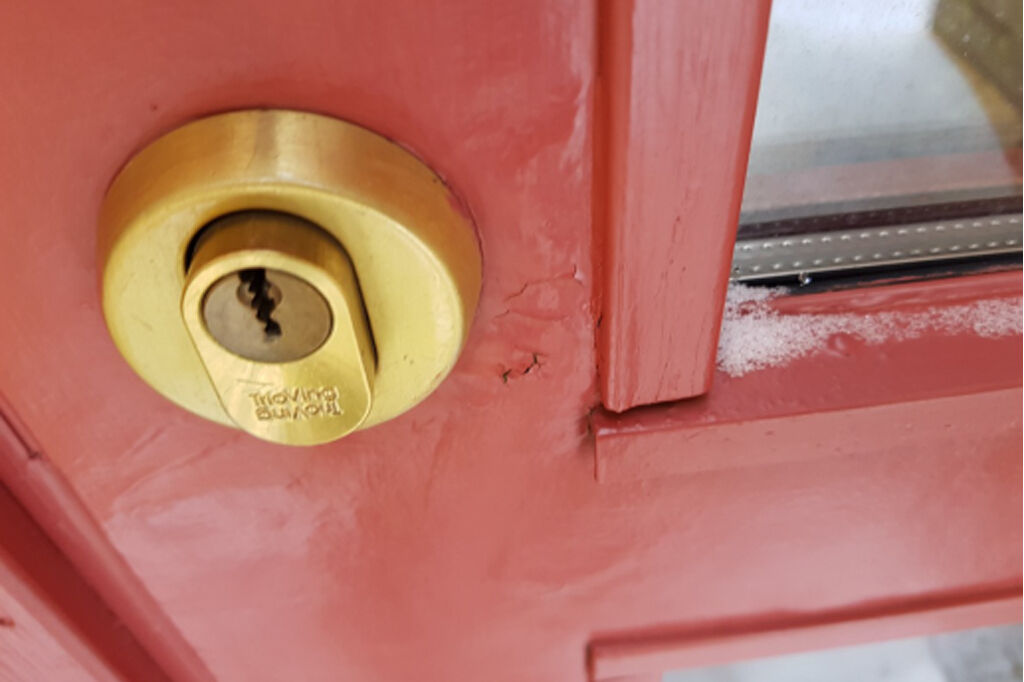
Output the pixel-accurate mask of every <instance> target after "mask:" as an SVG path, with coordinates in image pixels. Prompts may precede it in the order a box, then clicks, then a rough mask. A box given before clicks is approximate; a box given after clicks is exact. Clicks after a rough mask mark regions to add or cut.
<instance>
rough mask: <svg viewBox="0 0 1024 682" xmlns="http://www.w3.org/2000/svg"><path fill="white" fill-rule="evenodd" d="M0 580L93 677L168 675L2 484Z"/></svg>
mask: <svg viewBox="0 0 1024 682" xmlns="http://www.w3.org/2000/svg"><path fill="white" fill-rule="evenodd" d="M0 585H2V586H3V589H4V590H6V591H7V592H8V593H9V594H10V595H11V596H12V597H13V598H14V599H15V600H16V601H17V602H18V603H19V604H20V605H21V606H22V607H23V608H24V609H25V610H26V611H28V612H29V613H30V614H31V615H32V617H33V618H35V620H37V621H38V622H39V623H41V624H42V625H43V626H44V627H45V628H46V630H47V631H48V632H49V633H50V635H51V636H52V637H53V639H54V640H55V641H56V643H57V644H58V645H60V647H61V648H62V649H64V650H65V651H66V652H67V653H68V654H70V655H71V656H72V657H73V658H74V659H75V660H76V661H78V662H79V663H80V664H81V665H82V667H83V668H85V670H87V671H88V672H89V674H91V675H92V676H93V677H95V678H96V680H99V681H101V682H106V681H111V682H115V681H121V682H134V681H136V680H152V681H153V682H160V680H166V681H168V682H169V681H170V679H171V678H169V677H168V676H167V675H166V674H165V673H164V671H163V670H162V669H161V668H160V666H159V665H157V663H156V662H155V661H154V660H153V659H152V658H151V657H150V656H149V654H148V653H147V652H146V651H145V649H143V648H142V647H141V646H140V645H139V643H138V642H137V641H136V640H135V638H134V637H133V636H132V634H131V632H129V631H128V630H126V629H125V628H124V626H123V625H122V624H121V622H120V619H119V618H118V617H117V616H116V615H115V614H114V613H113V612H112V611H111V610H110V609H109V608H107V605H106V604H105V603H104V601H103V600H102V599H101V598H100V596H99V595H97V594H96V592H95V591H93V589H92V588H91V587H90V586H89V585H88V584H87V583H86V582H85V581H84V580H83V579H82V577H81V576H80V575H79V574H78V572H77V571H75V569H74V567H73V566H72V565H71V563H70V562H69V561H68V560H67V558H66V557H65V556H64V555H63V554H62V553H61V551H60V550H59V549H57V547H56V545H54V544H53V543H52V542H51V541H50V539H49V538H48V537H47V536H46V534H45V533H44V532H43V530H42V529H41V528H40V527H39V526H38V525H37V524H36V523H35V521H34V520H33V519H32V517H31V516H29V514H28V512H26V511H25V509H24V507H22V506H21V505H20V504H19V503H18V501H17V500H16V499H15V497H14V495H13V494H12V493H11V491H10V490H9V489H8V488H7V487H6V486H4V485H3V484H0ZM8 627H15V628H16V627H19V624H18V623H16V622H15V623H11V624H9V625H8Z"/></svg>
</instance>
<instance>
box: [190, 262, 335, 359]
mask: <svg viewBox="0 0 1024 682" xmlns="http://www.w3.org/2000/svg"><path fill="white" fill-rule="evenodd" d="M202 306H203V321H204V322H205V323H206V329H207V331H209V332H210V335H211V336H213V338H214V339H215V340H216V341H217V342H218V343H219V344H220V345H221V346H223V347H224V348H225V349H227V350H229V351H231V352H232V353H234V354H235V355H238V356H241V357H243V358H248V359H250V360H258V361H260V362H290V361H292V360H298V359H299V358H303V357H305V356H307V355H309V354H310V353H312V352H313V351H315V350H316V349H317V348H319V347H320V345H321V344H322V343H323V342H324V340H325V339H326V338H327V335H328V334H329V333H330V331H331V327H332V324H333V322H332V315H331V309H330V306H328V305H327V301H326V299H324V297H323V296H322V295H321V294H320V292H319V291H318V290H317V289H316V287H314V286H312V285H311V284H310V283H309V282H307V281H305V280H304V279H302V278H301V277H297V276H295V275H294V274H290V273H288V272H285V271H283V270H273V269H265V268H245V269H243V270H236V271H235V272H232V273H230V274H228V275H225V276H223V277H221V278H220V279H219V280H217V281H216V282H214V283H213V285H211V286H210V288H209V289H208V290H207V292H206V294H205V295H204V296H203V303H202Z"/></svg>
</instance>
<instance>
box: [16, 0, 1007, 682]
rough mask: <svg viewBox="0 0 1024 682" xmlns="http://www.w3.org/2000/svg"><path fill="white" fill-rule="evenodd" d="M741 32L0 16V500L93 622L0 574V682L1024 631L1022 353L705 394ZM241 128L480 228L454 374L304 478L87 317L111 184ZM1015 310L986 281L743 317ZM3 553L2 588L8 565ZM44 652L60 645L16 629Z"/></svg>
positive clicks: (316, 15) (408, 21)
mask: <svg viewBox="0 0 1024 682" xmlns="http://www.w3.org/2000/svg"><path fill="white" fill-rule="evenodd" d="M767 12H768V3H767V1H759V2H758V3H746V2H740V1H739V0H735V1H730V2H721V3H705V2H700V1H699V0H686V1H685V2H679V3H659V2H644V1H643V0H636V1H635V2H634V1H632V0H630V1H628V2H627V1H623V2H621V3H612V2H609V3H606V4H602V3H596V2H550V1H545V0H523V1H519V2H513V3H497V2H473V1H469V0H467V1H462V0H459V1H457V2H451V1H449V2H433V1H431V2H408V1H405V0H378V1H377V2H372V3H371V2H341V3H338V2H330V1H327V0H293V1H292V2H288V3H280V2H271V1H269V0H256V1H248V2H246V1H242V0H233V1H230V2H223V3H200V2H182V3H155V2H145V3H137V4H125V3H119V2H113V1H112V0H102V1H98V2H89V3H56V2H21V1H17V0H16V1H15V2H8V3H4V4H3V5H2V7H0V83H2V85H3V93H4V100H3V102H2V104H0V135H2V140H3V142H4V144H3V153H2V155H0V180H2V186H3V187H4V188H5V192H4V200H3V202H2V204H0V218H2V220H0V284H2V286H3V288H4V291H5V296H4V303H3V313H2V315H0V392H2V394H3V397H4V402H3V403H2V404H3V410H2V414H3V417H4V421H3V438H2V440H0V480H2V482H3V483H4V485H5V486H6V488H5V490H9V491H10V493H11V498H12V504H15V503H16V504H18V505H22V506H23V508H24V509H25V510H27V511H26V519H27V520H25V522H24V523H25V524H28V525H26V526H25V527H26V528H28V527H30V526H31V527H36V526H37V527H38V528H39V529H41V531H44V532H45V536H43V535H41V536H40V537H46V542H48V543H52V547H50V545H47V546H48V547H50V549H51V551H53V552H56V553H58V554H59V555H60V556H61V557H63V559H64V560H66V561H67V562H68V564H67V567H66V570H67V574H68V576H74V578H75V579H80V580H81V581H82V582H83V584H85V585H88V587H89V589H90V590H93V591H94V592H95V594H94V595H93V597H91V598H95V599H96V600H97V603H100V604H102V605H103V606H104V608H107V609H110V613H111V614H114V615H111V616H109V617H103V618H98V619H92V620H90V619H84V616H78V615H75V613H77V612H75V611H74V609H70V610H68V611H67V613H64V612H63V611H62V610H61V609H60V608H58V607H59V605H60V604H61V603H63V602H62V601H61V599H62V597H61V596H60V594H61V593H60V590H59V589H58V588H57V587H56V585H58V584H59V583H60V581H59V580H58V581H56V582H54V583H52V584H51V583H46V582H45V581H43V582H38V581H34V579H32V573H31V571H28V572H27V573H26V572H25V571H26V569H23V568H22V569H18V570H14V569H11V570H10V571H9V572H7V573H3V572H0V577H4V576H8V577H7V580H8V581H9V582H10V583H11V584H3V585H0V597H2V598H3V599H2V600H0V609H5V608H8V607H7V606H6V605H7V604H8V603H9V601H10V600H18V598H19V595H26V594H28V595H36V597H32V598H31V599H28V598H24V599H23V601H28V602H30V607H31V605H33V604H34V605H35V606H34V608H35V609H36V612H35V613H34V615H30V616H25V617H26V618H27V620H26V621H25V622H24V623H23V622H22V616H21V615H19V614H22V613H23V612H24V610H25V608H26V607H25V605H24V604H23V603H21V602H20V601H19V602H18V606H17V607H10V608H12V609H14V608H16V609H17V611H16V612H15V611H12V612H11V613H6V612H2V611H0V679H3V680H5V681H6V680H10V681H12V682H14V681H19V682H20V681H22V680H41V679H53V680H64V679H79V678H82V679H89V676H90V675H91V676H93V677H96V678H97V679H140V678H147V679H158V675H164V676H166V677H167V678H169V679H175V680H223V681H225V682H230V681H236V680H237V681H245V682H256V681H261V680H267V681H271V680H303V681H311V682H315V681H319V680H339V679H341V680H437V681H439V682H440V681H448V680H483V679H486V680H493V681H495V682H497V681H501V680H509V681H513V680H514V681H522V680H559V681H561V680H579V681H582V680H587V679H593V680H604V679H612V678H616V679H618V678H622V679H626V678H630V679H633V678H635V679H657V677H656V676H657V674H658V672H659V671H660V670H665V669H668V668H670V667H673V666H680V665H691V664H697V663H708V662H715V661H722V660H729V659H731V658H735V657H742V656H751V655H758V654H762V653H773V652H780V651H786V650H793V649H799V648H801V647H811V646H824V645H828V644H838V643H844V642H851V641H858V640H863V639H870V638H873V637H885V636H896V635H899V634H914V633H916V632H923V631H929V630H935V629H943V628H950V627H967V626H969V625H972V624H982V623H989V622H998V621H1001V620H1006V619H1013V618H1017V617H1019V595H1020V583H1021V549H1020V544H1021V542H1020V535H1021V529H1020V517H1019V511H1020V504H1021V471H1020V458H1019V452H1020V401H1021V393H1020V385H1021V381H1020V376H1021V359H1020V358H1021V339H1020V335H1019V333H1018V334H1010V335H1003V336H999V337H993V338H985V337H981V336H978V335H977V334H975V333H973V332H972V331H971V330H969V329H961V330H959V331H952V332H950V331H948V330H929V331H925V332H924V333H922V334H921V335H919V336H917V337H915V338H911V339H904V340H895V339H891V340H886V341H885V342H883V343H880V344H875V345H869V344H863V343H857V342H854V341H837V342H835V343H834V344H833V345H832V346H831V347H830V349H829V351H828V352H826V353H823V354H817V355H813V356H807V357H803V358H798V359H797V360H794V361H793V362H792V363H790V364H788V365H787V366H785V367H775V368H770V369H766V370H763V371H756V372H753V373H750V374H747V375H745V376H743V377H739V378H734V377H730V376H727V375H726V374H724V373H722V372H715V371H714V351H715V348H716V344H717V340H718V333H719V324H720V321H721V315H722V306H723V303H724V296H725V284H726V280H727V277H728V265H729V260H728V259H729V257H730V254H731V248H732V240H733V238H734V232H735V224H736V219H737V215H738V211H739V195H740V192H741V190H742V178H743V172H744V168H745V163H746V148H747V146H748V144H749V137H750V126H751V124H752V116H753V107H754V104H755V101H754V100H755V98H756V91H757V78H758V73H759V69H760V60H761V54H762V50H763V43H764V35H765V30H766V26H767ZM666 65H668V66H666ZM253 107H281V108H290V109H301V110H308V111H315V112H321V113H325V114H330V115H333V116H336V117H338V118H342V119H345V120H349V121H353V122H355V123H358V124H360V125H364V126H366V127H368V128H370V129H372V130H374V131H377V132H379V133H381V134H383V135H386V136H387V137H389V138H391V139H393V140H396V141H398V142H399V143H400V144H402V145H403V146H405V147H406V148H408V149H410V150H412V151H413V152H414V153H415V154H417V155H418V156H419V157H420V158H422V159H423V160H424V161H425V162H426V163H427V164H429V165H430V166H431V167H432V168H433V169H434V170H435V171H436V172H438V173H439V174H440V175H441V176H442V177H443V178H444V179H445V180H446V182H448V183H449V184H450V185H451V187H452V188H453V190H454V191H455V193H456V194H457V195H458V196H459V197H460V199H461V200H462V201H463V202H464V203H465V205H466V206H467V207H468V208H469V210H470V212H471V214H472V217H473V221H474V223H475V226H476V228H477V230H478V233H479V238H480V248H481V251H482V256H483V273H484V283H483V290H482V296H481V301H480V304H479V308H478V310H477V312H476V316H475V320H474V322H473V327H472V331H471V333H470V337H469V340H468V342H467V344H466V347H465V349H464V351H463V353H462V355H461V358H460V360H459V362H458V364H457V366H456V368H455V370H454V371H453V373H452V374H451V375H450V376H449V377H448V379H447V380H446V381H445V382H444V383H443V384H442V385H441V387H440V388H439V389H438V390H437V391H436V393H434V394H433V395H431V396H430V397H429V398H428V399H427V400H426V401H425V402H423V403H422V404H420V405H419V406H417V407H416V408H414V409H413V410H411V411H410V412H408V413H406V414H404V415H402V416H401V417H399V418H397V419H395V420H393V421H390V422H388V423H385V424H382V425H380V426H376V427H373V428H371V429H368V430H365V431H360V432H357V433H354V434H352V435H350V436H348V437H346V438H344V439H342V440H340V441H337V442H335V443H332V444H329V445H323V446H318V447H313V448H289V447H283V446H278V445H273V444H269V443H264V442H261V441H258V440H255V439H253V438H252V437H250V436H248V435H246V434H244V433H242V432H240V431H235V430H231V429H228V428H225V427H222V426H219V425H216V424H213V423H210V422H206V421H204V420H202V419H199V418H197V417H194V416H192V415H191V414H188V413H186V412H184V411H183V410H181V409H180V408H178V407H176V406H174V405H172V404H171V403H169V402H168V401H166V400H165V399H163V398H162V397H161V396H159V395H158V394H157V393H155V392H154V391H153V390H152V389H150V388H149V387H147V386H146V385H145V384H144V383H143V382H142V381H141V380H140V379H139V378H138V377H137V376H136V375H135V374H134V373H133V372H132V370H131V369H130V368H129V367H128V366H127V364H126V363H125V362H124V361H123V360H122V358H121V357H120V356H119V355H118V352H117V350H116V349H115V347H114V345H113V343H112V342H111V340H110V337H109V335H108V333H107V330H106V328H105V326H104V322H103V317H102V314H101V310H100V299H99V294H98V285H97V276H98V275H97V262H96V256H95V251H96V217H97V211H98V208H99V205H100V202H101V200H102V197H103V195H104V192H105V190H106V188H107V186H108V184H109V183H110V181H111V179H112V177H113V176H114V174H115V173H116V172H117V171H118V169H119V168H120V166H121V165H122V164H123V163H124V162H125V161H126V160H127V159H128V158H129V157H130V156H131V155H132V154H133V153H134V152H135V151H137V150H138V149H140V148H141V147H142V146H144V145H145V144H146V143H147V142H149V141H151V140H153V139H155V138H156V137H158V136H159V135H161V134H162V133H164V132H167V131H168V130H171V129H173V128H175V127H177V126H179V125H181V124H182V123H184V122H187V121H189V120H192V119H194V118H197V117H200V116H203V115H207V114H211V113H215V112H221V111H228V110H234V109H242V108H253ZM1019 292H1020V277H1019V273H1009V274H997V275H983V276H978V277H973V278H962V279H961V280H951V281H950V282H947V283H945V284H942V285H935V283H924V284H911V285H904V286H902V287H886V288H882V289H877V290H857V291H854V292H852V293H850V292H845V293H843V294H822V295H819V296H817V297H806V298H803V299H801V300H800V301H799V302H795V303H794V302H789V301H787V300H786V299H782V300H781V301H779V302H776V303H775V305H778V306H780V309H782V310H783V312H788V313H808V314H812V313H815V312H821V311H837V310H838V311H844V312H847V313H850V314H855V315H862V314H865V315H866V314H870V313H873V312H878V311H890V312H893V311H895V313H904V312H907V313H908V314H909V313H912V312H914V311H921V310H934V309H936V308H937V307H938V308H940V309H941V308H943V307H946V308H955V307H956V306H963V305H973V304H975V303H976V302H979V301H980V302H982V303H984V302H985V301H990V300H1004V299H1007V298H1013V297H1015V296H1016V297H1018V298H1019ZM787 306H788V308H787ZM704 393H707V395H706V396H705V397H696V398H693V396H700V395H701V394H704ZM645 405H647V407H643V406H645ZM606 408H607V409H606ZM629 408H633V409H629ZM15 499H16V502H15V501H13V500H15ZM10 508H13V507H10ZM12 513H13V512H12ZM9 518H13V517H9ZM9 518H3V519H0V522H3V523H5V524H6V523H8V521H9ZM19 518H20V517H19ZM12 523H13V522H12ZM33 524H34V525H33ZM26 532H28V531H26ZM19 537H21V536H19ZM0 540H4V536H2V535H0ZM6 542H7V544H6V545H4V546H2V547H0V549H4V550H6V551H7V552H8V554H9V555H10V556H11V557H14V558H13V559H11V560H10V561H9V562H8V564H9V565H10V566H27V565H30V564H27V563H25V562H24V561H22V560H20V559H19V561H20V563H19V562H18V561H15V559H18V558H19V557H21V558H22V559H24V556H25V555H31V554H32V553H33V552H35V551H36V550H34V549H33V544H32V543H31V542H28V541H25V540H21V541H19V542H15V541H14V540H6ZM40 542H42V540H40ZM57 548H59V551H58V549H57ZM2 555H3V553H2V552H0V556H2ZM19 571H20V572H19ZM10 576H21V577H20V578H17V579H16V578H15V577H10ZM68 579H69V580H70V579H71V578H68ZM26 586H27V587H26ZM90 594H92V593H90ZM39 595H43V596H44V597H45V598H43V597H39ZM9 598H10V599H9ZM30 612H31V608H30ZM54 612H59V613H57V616H55V617H53V616H54ZM47 614H49V616H48V615H47ZM47 618H49V620H48V619H47ZM9 621H10V624H9ZM55 623H56V625H54V624H55ZM61 623H63V625H60V624H61ZM48 624H49V625H48ZM58 626H59V627H58ZM22 627H24V628H26V630H27V631H30V634H29V635H25V637H24V638H22V636H21V635H20V634H19V635H17V636H14V635H12V631H15V632H19V633H20V632H21V630H20V628H22ZM48 627H51V628H58V629H59V630H60V631H61V632H62V633H64V634H62V635H61V636H57V637H55V636H53V634H52V632H50V634H49V635H44V634H38V636H37V635H33V634H31V633H32V632H35V631H37V630H38V631H39V632H40V633H43V631H47V628H48ZM121 628H123V629H124V631H126V632H128V633H130V638H131V642H130V643H129V644H128V645H125V646H128V647H129V648H130V649H131V652H130V653H129V654H124V655H117V654H115V653H114V652H115V650H117V649H118V646H117V645H115V642H117V641H118V640H117V639H116V638H115V634H116V631H119V629H121ZM25 638H27V639H28V641H32V642H33V644H31V646H29V645H25V644H22V643H21V642H23V641H25ZM136 649H137V650H136ZM12 652H13V653H12ZM18 652H20V653H18ZM15 656H22V657H24V658H25V659H26V660H29V659H31V661H32V662H31V664H28V663H26V664H24V665H21V664H17V665H16V664H15V663H17V662H18V661H19V660H21V659H19V658H15ZM12 661H14V662H15V663H12ZM76 666H77V667H76ZM70 670H74V672H68V671H70ZM140 670H141V671H149V672H148V673H140V672H138V671H140Z"/></svg>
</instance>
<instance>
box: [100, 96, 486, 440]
mask: <svg viewBox="0 0 1024 682" xmlns="http://www.w3.org/2000/svg"><path fill="white" fill-rule="evenodd" d="M458 205H459V204H458V202H457V201H456V200H455V199H454V198H453V197H452V196H451V194H450V192H449V191H448V190H447V188H446V187H445V186H444V184H443V183H442V182H441V181H440V180H439V179H438V178H437V177H436V176H435V175H434V174H433V173H432V172H431V171H430V170H429V169H428V168H426V167H425V166H424V165H423V164H422V163H421V162H420V161H419V160H417V159H416V158H415V157H413V156H412V155H411V154H409V153H408V152H406V151H405V150H403V149H401V148H399V147H397V146H396V145H394V144H393V143H391V142H389V141H387V140H385V139H383V138H381V137H379V136H377V135H375V134H373V133H371V132H369V131H367V130H365V129H363V128H359V127H357V126H354V125H352V124H348V123H345V122H342V121H338V120H335V119H330V118H326V117H323V116H317V115H313V114H305V113H300V112H292V111H244V112H235V113H230V114H222V115H218V116H213V117H210V118H207V119H201V120H199V121H196V122H194V123H191V124H188V125H186V126H184V127H183V128H180V129H178V130H175V131H173V132H171V133H169V134H167V135H165V136H164V137H162V138H160V139H158V140H157V141H156V142H154V143H152V144H151V145H150V146H148V147H146V148H145V149H143V150H142V151H141V152H140V153H139V154H138V155H137V156H136V157H135V158H134V159H132V161H131V162H129V164H128V165H127V166H126V167H125V168H124V169H123V170H122V171H121V173H120V174H119V175H118V177H117V178H116V179H115V181H114V183H113V185H112V186H111V189H110V191H109V192H108V194H107V197H106V199H105V200H104V205H103V210H102V214H101V232H100V261H101V265H102V268H101V270H102V288H103V308H104V314H105V317H106V319H107V324H108V327H109V329H110V331H111V335H112V337H113V338H114V341H115V343H116V344H117V346H118V348H119V350H120V351H121V353H122V354H123V355H124V357H125V358H126V359H127V360H128V362H129V364H131V365H132V367H133V368H134V369H135V370H136V371H137V372H138V373H139V374H140V375H141V376H142V377H143V379H145V380H146V381H147V382H149V383H150V385H152V386H153V387H154V388H156V389H157V390H158V391H160V392H161V393H163V394H164V395H165V396H167V397H168V398H170V399H171V400H173V401H175V402H177V403H178V404H180V405H182V406H184V407H186V408H187V409H190V410H192V411H193V412H196V413H197V414H200V415H202V416H204V417H207V418H209V419H213V420H215V421H220V422H222V423H226V424H230V425H233V426H236V427H238V428H241V429H243V430H245V431H248V432H249V433H251V434H253V435H255V436H258V437H260V438H263V439H266V440H270V441H274V442H279V443H287V444H293V445H310V444H316V443H324V442H327V441H331V440H334V439H336V438H339V437H341V436H344V435H345V434H347V433H350V432H351V431H353V430H355V429H358V428H362V427H365V426H369V425H372V424H376V423H379V422H381V421H384V420H386V419H389V418H391V417H394V416H396V415H397V414H399V413H401V412H403V411H405V410H406V409H409V408H410V407H412V406H413V405H415V404H416V403H418V402H419V401H420V400H422V399H423V398H424V397H426V396H427V395H428V394H429V393H430V392H431V391H432V390H433V389H434V388H436V386H437V385H438V384H439V383H440V381H441V380H442V379H443V378H444V376H445V374H447V372H448V371H449V370H450V369H451V367H452V365H453V364H454V361H455V358H456V357H457V355H458V352H459V350H460V348H461V345H462V343H463V341H464V339H465V336H466V333H467V331H468V326H469V321H470V318H471V316H472V312H473V309H474V307H475V304H476V299H477V295H478V291H479V286H480V259H479V253H478V250H477V246H476V240H475V234H474V232H473V230H472V226H471V225H470V223H469V222H468V220H467V219H466V217H465V213H464V212H463V211H460V210H459V209H458Z"/></svg>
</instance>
